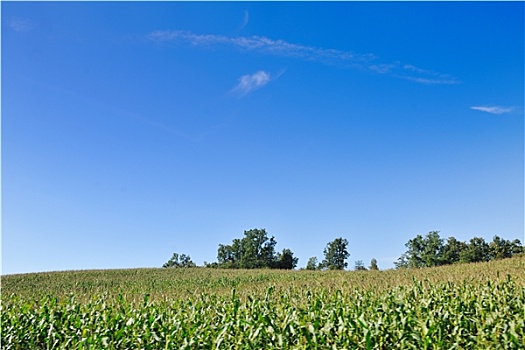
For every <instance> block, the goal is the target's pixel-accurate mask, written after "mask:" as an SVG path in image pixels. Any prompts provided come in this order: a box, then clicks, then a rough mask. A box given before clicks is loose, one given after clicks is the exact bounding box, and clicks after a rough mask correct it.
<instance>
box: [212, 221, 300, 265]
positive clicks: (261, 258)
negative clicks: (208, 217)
mask: <svg viewBox="0 0 525 350" xmlns="http://www.w3.org/2000/svg"><path fill="white" fill-rule="evenodd" d="M276 244H277V241H276V240H275V237H273V236H272V237H268V233H267V232H266V230H265V229H252V230H248V231H244V237H243V238H240V239H234V240H233V241H232V244H228V245H224V244H219V249H218V251H217V262H216V263H212V264H208V265H207V266H208V267H220V268H232V269H262V268H269V269H284V270H291V269H294V268H295V267H296V266H297V262H298V261H299V259H298V258H295V257H294V256H293V252H292V251H291V250H290V249H283V250H282V252H280V253H276V252H275V246H276Z"/></svg>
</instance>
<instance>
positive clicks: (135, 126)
mask: <svg viewBox="0 0 525 350" xmlns="http://www.w3.org/2000/svg"><path fill="white" fill-rule="evenodd" d="M1 6H2V273H3V274H12V273H24V272H33V271H50V270H72V269H95V268H96V269H102V268H131V267H160V266H161V265H162V264H163V263H164V262H166V261H167V260H168V259H169V258H170V257H171V255H172V253H174V252H178V253H185V254H189V255H190V256H191V257H192V259H193V260H194V261H195V262H196V263H197V264H199V265H200V264H202V263H203V262H204V261H207V262H212V261H216V256H217V247H218V245H219V244H221V243H222V244H229V243H231V241H232V239H234V238H241V237H242V235H243V231H244V230H248V229H251V228H266V230H267V231H268V233H269V234H270V235H274V236H275V238H276V240H277V247H276V248H277V250H279V251H280V250H282V249H283V248H290V249H291V250H292V251H293V252H294V253H295V255H296V256H297V257H299V267H302V266H305V265H306V262H307V260H308V258H309V257H312V256H317V258H318V259H322V257H323V248H324V247H325V246H326V244H327V243H328V242H329V241H331V240H333V239H334V238H337V237H344V238H346V239H348V241H349V243H350V245H349V251H350V253H351V256H350V258H349V267H353V265H354V261H356V260H363V262H364V263H365V265H368V264H369V262H370V259H372V258H376V259H377V261H378V265H379V267H380V268H383V269H384V268H390V267H393V264H392V263H393V261H395V260H396V259H397V258H398V257H399V256H400V255H401V254H402V253H403V252H404V251H405V246H404V244H405V243H406V242H407V241H408V240H409V239H411V238H413V237H415V236H416V235H417V234H422V235H424V234H426V233H428V232H429V231H432V230H437V231H440V232H441V235H442V237H443V238H446V237H449V236H454V237H456V238H457V239H460V240H469V239H470V238H472V237H474V236H480V237H483V238H485V239H486V240H487V241H490V240H492V237H493V236H494V235H500V236H501V237H503V238H506V239H516V238H518V239H520V240H521V241H522V242H523V237H524V236H523V235H524V198H523V197H524V123H523V122H524V112H523V108H524V100H523V99H524V63H523V62H524V3H523V2H513V3H486V2H482V3H479V2H476V3H471V2H462V3H456V2H450V3H449V2H441V3H412V2H404V3H374V2H371V3H370V2H368V3H362V2H361V3H345V2H335V3H333V2H332V3H294V2H289V3H278V2H266V3H260V2H258V3H243V2H228V3H209V2H206V3H193V2H190V3H187V2H184V3H176V2H175V3H171V2H160V3H145V2H135V3H133V2H124V3H119V2H111V3H104V2H92V3H86V2H55V3H36V2H2V4H1Z"/></svg>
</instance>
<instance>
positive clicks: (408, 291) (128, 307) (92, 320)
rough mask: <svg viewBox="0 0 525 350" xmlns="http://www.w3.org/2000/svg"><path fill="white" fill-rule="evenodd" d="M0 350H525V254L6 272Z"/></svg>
mask: <svg viewBox="0 0 525 350" xmlns="http://www.w3.org/2000/svg"><path fill="white" fill-rule="evenodd" d="M1 348H2V349H525V256H521V257H516V258H512V259H506V260H499V261H492V262H489V263H479V264H468V265H454V266H444V267H439V268H428V269H414V270H410V269H408V270H395V271H394V270H388V271H359V272H357V271H356V272H344V271H275V270H215V269H206V268H189V269H134V270H104V271H70V272H54V273H38V274H24V275H8V276H2V299H1Z"/></svg>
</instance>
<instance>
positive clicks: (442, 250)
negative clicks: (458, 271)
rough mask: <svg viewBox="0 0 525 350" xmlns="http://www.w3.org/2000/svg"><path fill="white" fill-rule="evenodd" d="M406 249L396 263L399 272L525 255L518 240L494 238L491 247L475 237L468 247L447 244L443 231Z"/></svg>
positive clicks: (455, 242) (410, 243)
mask: <svg viewBox="0 0 525 350" xmlns="http://www.w3.org/2000/svg"><path fill="white" fill-rule="evenodd" d="M405 246H406V247H407V251H406V252H405V253H403V254H402V255H401V256H400V257H399V259H398V260H397V262H395V263H394V265H395V266H396V268H407V267H431V266H442V265H450V264H456V263H473V262H482V261H490V260H495V259H505V258H510V257H512V256H513V255H516V254H520V253H523V252H524V248H523V246H522V245H521V242H520V241H519V240H518V239H515V240H514V241H510V240H505V239H503V238H501V237H499V236H494V238H493V240H492V242H490V243H487V242H486V241H485V240H484V239H483V238H481V237H474V238H472V239H471V240H470V241H469V242H468V243H467V242H462V241H458V240H457V239H456V238H455V237H449V238H447V240H446V241H445V240H444V239H443V238H441V237H440V235H439V231H431V232H429V233H428V234H427V235H426V236H425V237H423V236H421V235H417V236H416V237H415V238H413V239H411V240H409V241H408V242H407V243H406V244H405Z"/></svg>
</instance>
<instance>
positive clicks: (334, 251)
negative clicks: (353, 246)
mask: <svg viewBox="0 0 525 350" xmlns="http://www.w3.org/2000/svg"><path fill="white" fill-rule="evenodd" d="M347 247H348V241H347V240H346V238H341V237H339V238H336V239H334V240H333V241H332V242H329V243H328V244H327V245H326V248H325V249H324V251H323V253H324V257H325V258H324V260H323V262H322V263H321V266H322V268H325V269H329V270H344V269H345V268H346V267H347V266H348V263H347V262H346V259H347V258H348V257H349V256H350V253H348V250H347Z"/></svg>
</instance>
